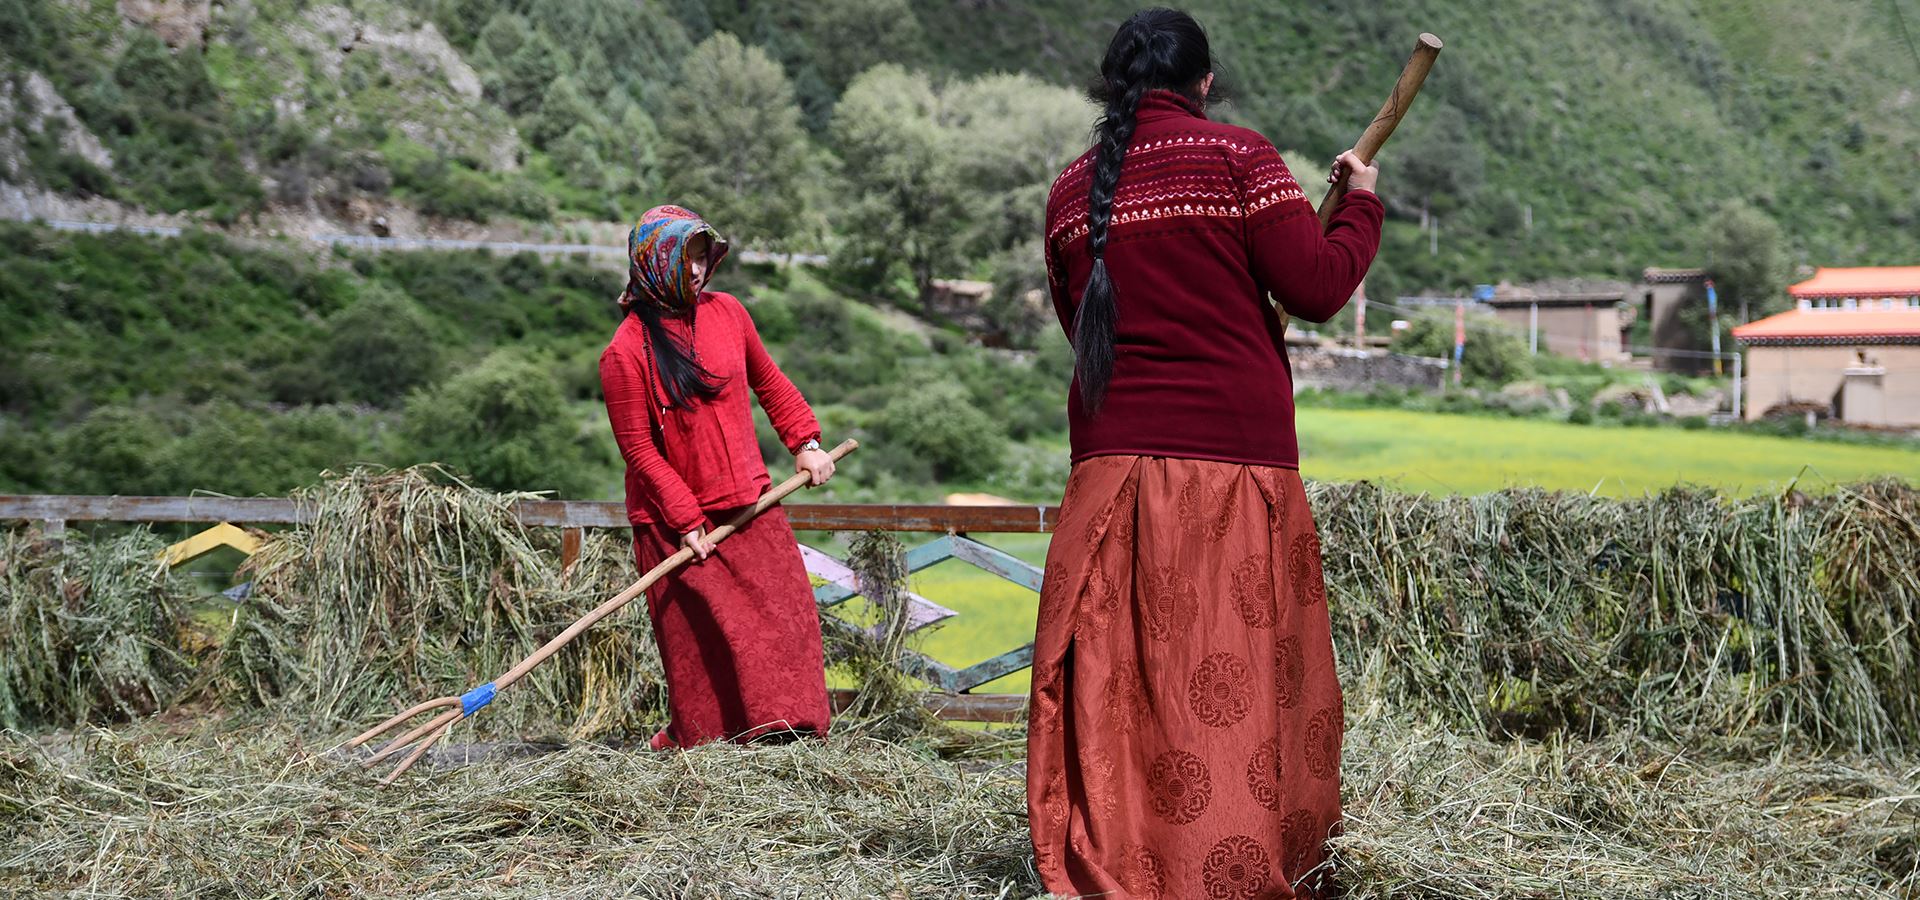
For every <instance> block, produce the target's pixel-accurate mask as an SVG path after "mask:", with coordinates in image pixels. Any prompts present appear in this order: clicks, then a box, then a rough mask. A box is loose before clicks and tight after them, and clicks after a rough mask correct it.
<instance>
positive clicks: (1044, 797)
mask: <svg viewBox="0 0 1920 900" xmlns="http://www.w3.org/2000/svg"><path fill="white" fill-rule="evenodd" d="M1039 812H1040V816H1041V821H1040V822H1036V823H1034V824H1035V825H1036V826H1038V827H1036V828H1035V829H1034V840H1033V857H1034V862H1036V863H1038V864H1039V866H1040V868H1041V870H1042V871H1052V870H1055V869H1058V868H1059V867H1060V865H1061V859H1060V844H1059V842H1060V840H1061V839H1062V838H1065V837H1066V834H1067V773H1066V772H1065V771H1057V772H1054V773H1053V777H1051V778H1048V779H1047V786H1046V787H1045V788H1042V789H1041V791H1040V810H1039Z"/></svg>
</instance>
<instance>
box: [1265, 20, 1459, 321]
mask: <svg viewBox="0 0 1920 900" xmlns="http://www.w3.org/2000/svg"><path fill="white" fill-rule="evenodd" d="M1441 46H1443V45H1442V44H1441V43H1440V39H1439V38H1437V37H1434V36H1433V35H1431V34H1427V33H1425V32H1422V33H1421V35H1420V40H1419V41H1418V42H1416V43H1415V44H1414V45H1413V55H1412V56H1411V57H1408V58H1407V65H1406V67H1405V68H1403V69H1401V70H1400V80H1398V81H1395V82H1394V83H1393V92H1392V93H1389V94H1388V95H1387V102H1385V103H1382V104H1380V111H1379V112H1377V113H1374V115H1373V121H1372V122H1369V123H1367V130H1366V131H1363V132H1361V133H1360V140H1358V141H1355V142H1354V144H1353V151H1354V153H1355V154H1357V155H1358V156H1359V157H1360V159H1361V160H1362V161H1364V162H1366V163H1368V164H1371V163H1372V162H1373V155H1374V154H1376V153H1379V152H1380V147H1381V145H1383V144H1385V143H1386V142H1387V138H1388V137H1390V136H1391V135H1392V134H1393V129H1394V128H1396V127H1398V126H1399V125H1400V119H1401V117H1403V116H1405V115H1406V114H1407V107H1409V106H1412V105H1413V98H1414V97H1417V96H1419V95H1420V86H1421V85H1423V84H1425V83H1426V81H1427V73H1428V72H1430V71H1433V61H1434V60H1435V59H1438V58H1439V57H1440V48H1441ZM1346 193H1347V183H1346V182H1345V181H1341V182H1339V183H1337V184H1335V185H1333V186H1332V187H1330V188H1328V189H1327V195H1326V196H1325V197H1322V198H1320V228H1321V230H1323V231H1324V230H1325V229H1326V227H1327V223H1328V222H1329V221H1332V219H1333V211H1334V209H1336V208H1338V207H1339V205H1340V198H1341V197H1344V196H1346ZM1279 312H1280V327H1281V329H1282V330H1284V329H1285V328H1286V327H1287V319H1288V316H1287V311H1286V310H1284V309H1282V310H1280V311H1279Z"/></svg>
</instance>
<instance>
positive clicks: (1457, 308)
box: [1453, 299, 1467, 387]
mask: <svg viewBox="0 0 1920 900" xmlns="http://www.w3.org/2000/svg"><path fill="white" fill-rule="evenodd" d="M1466 349H1467V301H1466V300H1464V299H1463V300H1459V301H1456V302H1455V303H1454V304H1453V386H1454V387H1459V386H1460V361H1461V360H1462V359H1464V358H1465V357H1466Z"/></svg>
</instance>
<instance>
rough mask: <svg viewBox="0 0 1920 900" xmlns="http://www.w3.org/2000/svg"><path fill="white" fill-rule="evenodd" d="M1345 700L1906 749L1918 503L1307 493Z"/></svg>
mask: <svg viewBox="0 0 1920 900" xmlns="http://www.w3.org/2000/svg"><path fill="white" fill-rule="evenodd" d="M1310 493H1311V496H1312V498H1313V501H1314V505H1315V510H1316V515H1317V517H1318V520H1319V524H1320V529H1321V534H1322V537H1323V541H1324V546H1325V560H1326V569H1327V580H1328V584H1329V586H1330V587H1331V589H1332V593H1333V603H1334V606H1333V616H1334V623H1335V628H1336V631H1337V632H1339V634H1338V637H1337V638H1336V644H1337V646H1338V647H1339V649H1340V651H1341V654H1342V658H1341V664H1342V669H1343V680H1344V681H1345V683H1346V684H1347V685H1348V687H1349V689H1350V690H1353V691H1357V692H1358V693H1360V694H1362V695H1365V696H1368V697H1371V698H1373V700H1374V701H1376V702H1380V703H1384V704H1386V705H1389V706H1392V707H1394V708H1397V709H1401V710H1408V711H1412V712H1416V713H1420V714H1423V715H1427V716H1430V717H1432V718H1434V719H1436V720H1437V721H1440V722H1443V723H1445V724H1447V725H1448V726H1450V727H1453V728H1456V729H1467V730H1469V731H1471V732H1474V733H1491V734H1501V733H1516V734H1526V735H1534V736H1539V735H1545V734H1548V733H1551V732H1555V731H1563V730H1564V731H1568V732H1571V733H1574V734H1586V735H1597V734H1604V733H1610V732H1624V733H1633V734H1645V735H1649V736H1654V737H1661V738H1669V739H1691V738H1696V737H1701V736H1709V735H1721V736H1760V735H1767V734H1770V735H1773V736H1777V737H1791V738H1803V739H1805V740H1807V741H1811V742H1813V743H1816V744H1830V743H1838V744H1842V745H1845V746H1848V747H1851V748H1854V749H1868V748H1880V747H1886V746H1890V745H1896V744H1898V745H1908V746H1911V745H1914V744H1916V743H1920V706H1917V705H1916V704H1917V703H1920V701H1916V699H1915V690H1914V686H1915V685H1916V684H1920V628H1916V627H1914V625H1915V623H1914V618H1915V616H1916V614H1920V565H1915V564H1914V560H1916V559H1920V527H1916V525H1915V523H1916V522H1920V492H1916V491H1914V490H1912V489H1911V488H1906V487H1903V486H1900V485H1897V484H1892V483H1886V484H1869V485H1862V486H1858V487H1855V488H1851V489H1842V490H1839V491H1836V492H1835V493H1834V494H1832V495H1831V496H1827V497H1823V498H1819V499H1817V500H1812V501H1807V500H1805V499H1804V498H1800V497H1798V496H1797V495H1795V496H1790V497H1759V498H1752V499H1740V500H1729V499H1726V498H1723V497H1721V496H1719V495H1717V494H1714V493H1711V492H1706V491H1699V490H1688V489H1680V490H1673V491H1669V492H1667V493H1664V494H1660V495H1658V496H1651V497H1647V498H1643V499H1638V500H1626V501H1617V500H1607V499H1601V498H1596V497H1589V496H1585V495H1580V494H1566V493H1548V492H1544V491H1533V490H1514V491H1503V492H1500V493H1495V494H1487V495H1482V496H1477V497H1449V498H1429V497H1416V496H1409V495H1405V494H1399V493H1394V492H1391V491H1387V490H1384V489H1382V488H1380V487H1378V486H1375V485H1371V484H1367V483H1364V482H1363V483H1358V484H1348V485H1326V484H1320V485H1314V486H1313V487H1312V488H1311V490H1310Z"/></svg>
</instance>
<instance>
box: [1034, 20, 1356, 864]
mask: <svg viewBox="0 0 1920 900" xmlns="http://www.w3.org/2000/svg"><path fill="white" fill-rule="evenodd" d="M1212 71H1213V64H1212V59H1211V56H1210V52H1209V50H1208V48H1207V39H1206V34H1205V32H1203V31H1202V30H1201V28H1200V26H1199V25H1198V24H1197V23H1196V22H1194V20H1193V19H1192V18H1190V17H1188V16H1187V15H1185V14H1184V13H1178V12H1173V11H1170V10H1163V9H1155V10H1146V11H1144V12H1141V13H1138V14H1136V15H1135V16H1133V17H1132V18H1131V19H1129V20H1127V22H1126V24H1124V25H1122V26H1121V27H1120V30H1119V32H1118V33H1116V34H1115V35H1114V38H1113V42H1112V43H1111V44H1110V45H1109V47H1108V48H1107V54H1106V58H1105V60H1104V61H1103V63H1102V64H1101V82H1100V84H1101V89H1100V90H1099V91H1098V92H1097V93H1098V99H1099V100H1100V101H1102V102H1103V103H1104V104H1105V106H1106V112H1105V117H1104V118H1103V119H1101V121H1100V124H1099V127H1098V130H1097V140H1098V143H1097V144H1096V145H1095V146H1094V147H1093V149H1091V150H1089V151H1088V152H1087V154H1086V155H1085V156H1083V157H1081V158H1080V159H1079V160H1078V161H1076V162H1074V163H1073V164H1072V165H1070V166H1068V167H1067V169H1066V171H1065V172H1063V173H1062V174H1061V175H1060V177H1059V179H1058V180H1057V181H1055V182H1054V185H1053V191H1052V193H1051V195H1050V196H1049V197H1048V200H1047V217H1046V220H1047V225H1046V228H1047V231H1046V246H1045V249H1046V262H1047V271H1048V282H1049V285H1050V288H1051V291H1052V295H1053V303H1054V308H1055V310H1056V312H1057V313H1058V315H1059V318H1060V322H1061V325H1062V326H1063V327H1064V328H1065V329H1066V330H1067V334H1068V337H1069V338H1070V340H1071V341H1072V343H1073V347H1074V354H1075V377H1074V385H1073V391H1072V393H1071V396H1070V398H1069V401H1068V419H1069V423H1070V426H1071V436H1072V447H1073V469H1072V474H1071V475H1070V476H1069V478H1068V480H1067V489H1066V496H1065V498H1064V499H1063V500H1062V501H1061V511H1060V520H1059V526H1058V528H1057V529H1056V530H1055V532H1054V538H1053V543H1052V546H1051V548H1050V549H1049V551H1048V553H1047V568H1046V580H1045V583H1044V585H1043V589H1042V591H1041V606H1040V619H1039V624H1038V634H1037V635H1036V638H1035V646H1034V663H1033V693H1032V703H1031V707H1030V708H1031V712H1030V714H1029V722H1028V726H1029V728H1028V738H1027V740H1028V754H1029V765H1028V768H1027V802H1028V811H1029V814H1030V816H1029V821H1030V822H1031V824H1032V830H1033V845H1034V853H1035V858H1036V862H1037V863H1038V866H1039V870H1040V875H1041V878H1042V880H1043V881H1044V882H1045V883H1046V886H1047V889H1048V890H1050V891H1052V892H1054V893H1056V894H1064V895H1069V896H1079V895H1092V894H1098V895H1100V896H1103V897H1132V898H1194V897H1204V898H1210V900H1228V898H1254V897H1261V898H1276V897H1295V896H1308V897H1311V896H1322V892H1323V891H1324V890H1325V888H1326V882H1327V878H1326V875H1327V873H1326V871H1325V869H1324V867H1321V865H1320V864H1321V862H1322V861H1323V859H1324V857H1325V850H1324V842H1325V839H1326V838H1327V837H1328V835H1329V834H1330V833H1332V832H1333V831H1334V830H1335V829H1336V828H1337V827H1338V826H1339V823H1340V781H1339V767H1340V742H1341V730H1342V724H1343V721H1344V719H1343V716H1342V712H1341V694H1340V685H1339V682H1338V681H1337V679H1336V678H1335V675H1334V667H1333V641H1332V635H1331V629H1330V627H1329V624H1330V623H1329V621H1328V617H1327V605H1326V596H1327V595H1326V588H1325V585H1324V584H1323V582H1322V580H1321V571H1320V542H1319V538H1318V536H1317V535H1316V534H1315V531H1314V524H1313V518H1312V513H1311V511H1310V510H1309V509H1308V508H1307V501H1306V497H1305V495H1304V492H1303V489H1302V485H1301V481H1300V475H1299V472H1298V466H1299V457H1298V449H1297V444H1296V441H1295V437H1294V421H1293V390H1292V384H1291V375H1290V370H1289V368H1288V364H1287V356H1286V349H1285V344H1284V343H1283V342H1282V339H1281V330H1282V329H1281V324H1280V321H1279V317H1278V316H1277V314H1276V313H1275V311H1274V308H1273V306H1271V305H1270V304H1269V302H1268V299H1267V298H1268V295H1269V294H1270V295H1272V297H1273V299H1274V300H1275V301H1277V302H1278V303H1279V304H1280V306H1281V307H1283V308H1284V309H1285V310H1286V312H1287V313H1289V314H1291V315H1293V316H1295V317H1297V318H1301V319H1305V320H1308V321H1311V322H1323V321H1326V320H1327V319H1328V318H1330V317H1331V316H1332V315H1333V314H1334V313H1335V312H1338V311H1339V309H1340V308H1341V306H1342V305H1344V304H1345V303H1346V300H1347V298H1348V297H1349V296H1350V295H1351V294H1352V293H1353V290H1354V288H1355V287H1357V286H1358V285H1359V283H1360V279H1361V278H1362V277H1363V276H1364V275H1365V274H1366V270H1367V266H1368V264H1369V263H1370V262H1371V261H1372V259H1373V254H1374V251H1375V249H1376V248H1377V247H1378V245H1379V238H1380V222H1381V219H1382V216H1383V212H1384V211H1383V209H1382V207H1381V204H1380V201H1379V199H1378V198H1376V197H1375V196H1374V195H1373V193H1372V190H1371V189H1372V187H1373V182H1374V177H1375V172H1374V170H1373V169H1372V168H1370V167H1367V166H1365V165H1364V164H1362V163H1360V161H1359V160H1358V158H1357V157H1355V156H1353V155H1352V154H1351V153H1349V154H1344V155H1342V156H1341V158H1340V161H1339V162H1337V163H1336V164H1335V166H1334V170H1333V175H1332V177H1331V178H1330V179H1329V180H1337V179H1341V178H1344V179H1346V180H1347V187H1348V192H1347V195H1346V199H1345V200H1344V201H1343V202H1342V203H1341V205H1340V207H1339V210H1338V211H1337V212H1336V214H1335V216H1334V218H1333V222H1332V224H1331V226H1330V227H1329V228H1328V229H1327V230H1326V231H1325V232H1324V233H1323V232H1322V230H1321V227H1320V223H1319V221H1318V218H1317V217H1316V216H1315V215H1314V210H1313V208H1312V206H1311V205H1309V204H1308V202H1307V200H1306V198H1305V196H1303V195H1302V193H1301V191H1300V188H1299V186H1298V185H1297V184H1296V183H1295V182H1294V179H1293V176H1292V175H1291V174H1289V173H1288V171H1287V167H1286V164H1285V163H1283V162H1282V161H1281V159H1280V155H1279V154H1278V153H1276V152H1274V149H1273V145H1272V144H1271V143H1269V142H1268V141H1267V139H1266V138H1264V137H1262V136H1260V135H1259V134H1257V133H1255V132H1253V131H1249V130H1247V129H1244V128H1236V127H1233V126H1229V125H1224V124H1220V123H1217V122H1213V121H1210V120H1209V119H1208V118H1207V117H1206V113H1205V107H1206V100H1207V98H1208V93H1209V91H1210V90H1211V88H1212V86H1213V74H1212Z"/></svg>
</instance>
